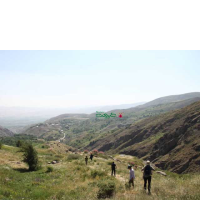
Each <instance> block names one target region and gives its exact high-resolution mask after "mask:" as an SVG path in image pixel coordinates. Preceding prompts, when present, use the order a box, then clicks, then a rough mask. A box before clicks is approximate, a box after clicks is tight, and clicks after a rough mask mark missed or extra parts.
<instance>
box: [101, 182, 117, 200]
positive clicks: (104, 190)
mask: <svg viewBox="0 0 200 200" xmlns="http://www.w3.org/2000/svg"><path fill="white" fill-rule="evenodd" d="M98 188H99V191H98V193H97V198H98V199H101V198H102V199H105V198H110V197H112V196H113V195H114V192H115V189H116V186H115V182H114V181H112V180H104V181H101V182H100V183H99V184H98Z"/></svg>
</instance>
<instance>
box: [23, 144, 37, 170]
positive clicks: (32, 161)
mask: <svg viewBox="0 0 200 200" xmlns="http://www.w3.org/2000/svg"><path fill="white" fill-rule="evenodd" d="M22 152H24V155H23V158H24V159H23V161H24V162H25V163H27V164H28V166H29V171H37V170H38V169H39V161H38V156H37V151H36V150H35V149H34V147H33V146H32V144H26V145H24V146H22Z"/></svg>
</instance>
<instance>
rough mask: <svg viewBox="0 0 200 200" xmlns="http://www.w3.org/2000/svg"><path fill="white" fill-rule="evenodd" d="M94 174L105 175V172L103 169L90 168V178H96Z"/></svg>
mask: <svg viewBox="0 0 200 200" xmlns="http://www.w3.org/2000/svg"><path fill="white" fill-rule="evenodd" d="M96 176H99V177H101V176H106V172H105V171H100V170H92V171H91V177H92V178H96Z"/></svg>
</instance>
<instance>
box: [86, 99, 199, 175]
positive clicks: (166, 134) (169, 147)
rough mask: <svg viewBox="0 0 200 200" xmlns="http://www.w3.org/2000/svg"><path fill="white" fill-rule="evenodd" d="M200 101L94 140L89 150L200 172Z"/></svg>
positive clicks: (163, 167) (167, 167) (166, 167)
mask: <svg viewBox="0 0 200 200" xmlns="http://www.w3.org/2000/svg"><path fill="white" fill-rule="evenodd" d="M199 136H200V101H199V102H196V103H193V104H192V105H190V106H187V107H185V108H182V109H179V110H176V111H171V112H168V113H166V114H162V115H159V116H155V117H150V118H148V119H145V120H141V121H139V122H137V123H134V124H132V125H131V126H130V127H127V128H125V129H124V128H122V129H115V130H114V131H113V132H112V134H110V135H108V136H106V137H103V138H100V139H98V140H95V141H93V142H90V144H89V145H88V146H87V147H86V148H88V149H94V148H96V149H99V150H101V151H109V152H112V153H125V154H129V155H134V156H137V157H140V158H144V159H147V158H148V159H150V160H153V161H154V162H155V163H156V165H157V166H159V167H161V168H162V169H171V170H172V171H174V172H177V173H187V172H197V171H198V172H200V168H199V165H200V137H199Z"/></svg>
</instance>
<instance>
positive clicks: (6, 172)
mask: <svg viewBox="0 0 200 200" xmlns="http://www.w3.org/2000/svg"><path fill="white" fill-rule="evenodd" d="M44 145H45V144H44ZM36 149H37V151H38V152H39V153H38V156H39V159H40V162H41V164H42V169H41V170H39V171H34V172H28V171H27V169H28V168H27V166H26V165H25V164H24V163H23V162H21V160H22V154H21V153H20V152H18V148H16V147H10V146H6V145H4V146H3V148H2V149H1V150H0V161H1V162H0V199H2V200H18V199H19V200H22V199H24V200H25V199H31V200H36V199H39V200H57V199H60V200H63V199H66V200H74V199H77V200H81V199H87V200H93V199H98V197H99V198H100V197H102V198H104V197H105V196H106V195H107V197H109V198H111V199H115V200H129V199H130V200H131V199H137V200H140V199H141V200H142V199H147V198H148V199H155V200H160V199H161V200H164V199H167V200H168V199H174V200H175V199H180V200H182V199H183V200H184V199H185V200H186V199H191V200H198V199H200V191H199V188H200V175H199V174H196V175H195V174H185V175H177V174H174V173H171V172H168V171H165V172H166V173H167V176H166V177H164V176H161V175H160V174H157V173H154V174H153V177H152V194H151V195H148V194H146V193H145V192H144V191H143V179H142V172H141V170H140V168H137V169H135V174H136V179H135V188H134V189H126V187H125V185H127V183H128V178H129V171H128V170H127V165H128V162H130V161H133V162H134V163H136V164H137V165H138V166H142V164H143V162H142V160H140V159H137V158H135V157H132V156H120V155H115V156H114V158H115V159H118V160H120V161H121V162H118V161H115V163H116V165H117V170H116V174H117V175H116V177H111V175H110V173H111V167H110V166H109V165H110V163H112V160H111V159H108V158H107V159H104V158H102V157H96V158H95V160H96V162H94V161H90V160H88V165H87V166H86V165H85V160H84V158H85V154H83V155H79V154H72V153H69V152H64V151H63V152H62V153H60V154H58V153H57V152H58V151H56V150H55V152H54V153H53V152H51V154H50V153H49V149H47V148H42V145H36ZM56 157H57V158H59V159H60V162H59V163H57V164H54V165H52V164H47V162H48V161H51V160H53V159H55V158H56ZM17 163H18V164H17ZM19 163H20V164H19ZM108 164H109V165H108ZM47 172H50V173H47Z"/></svg>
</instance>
